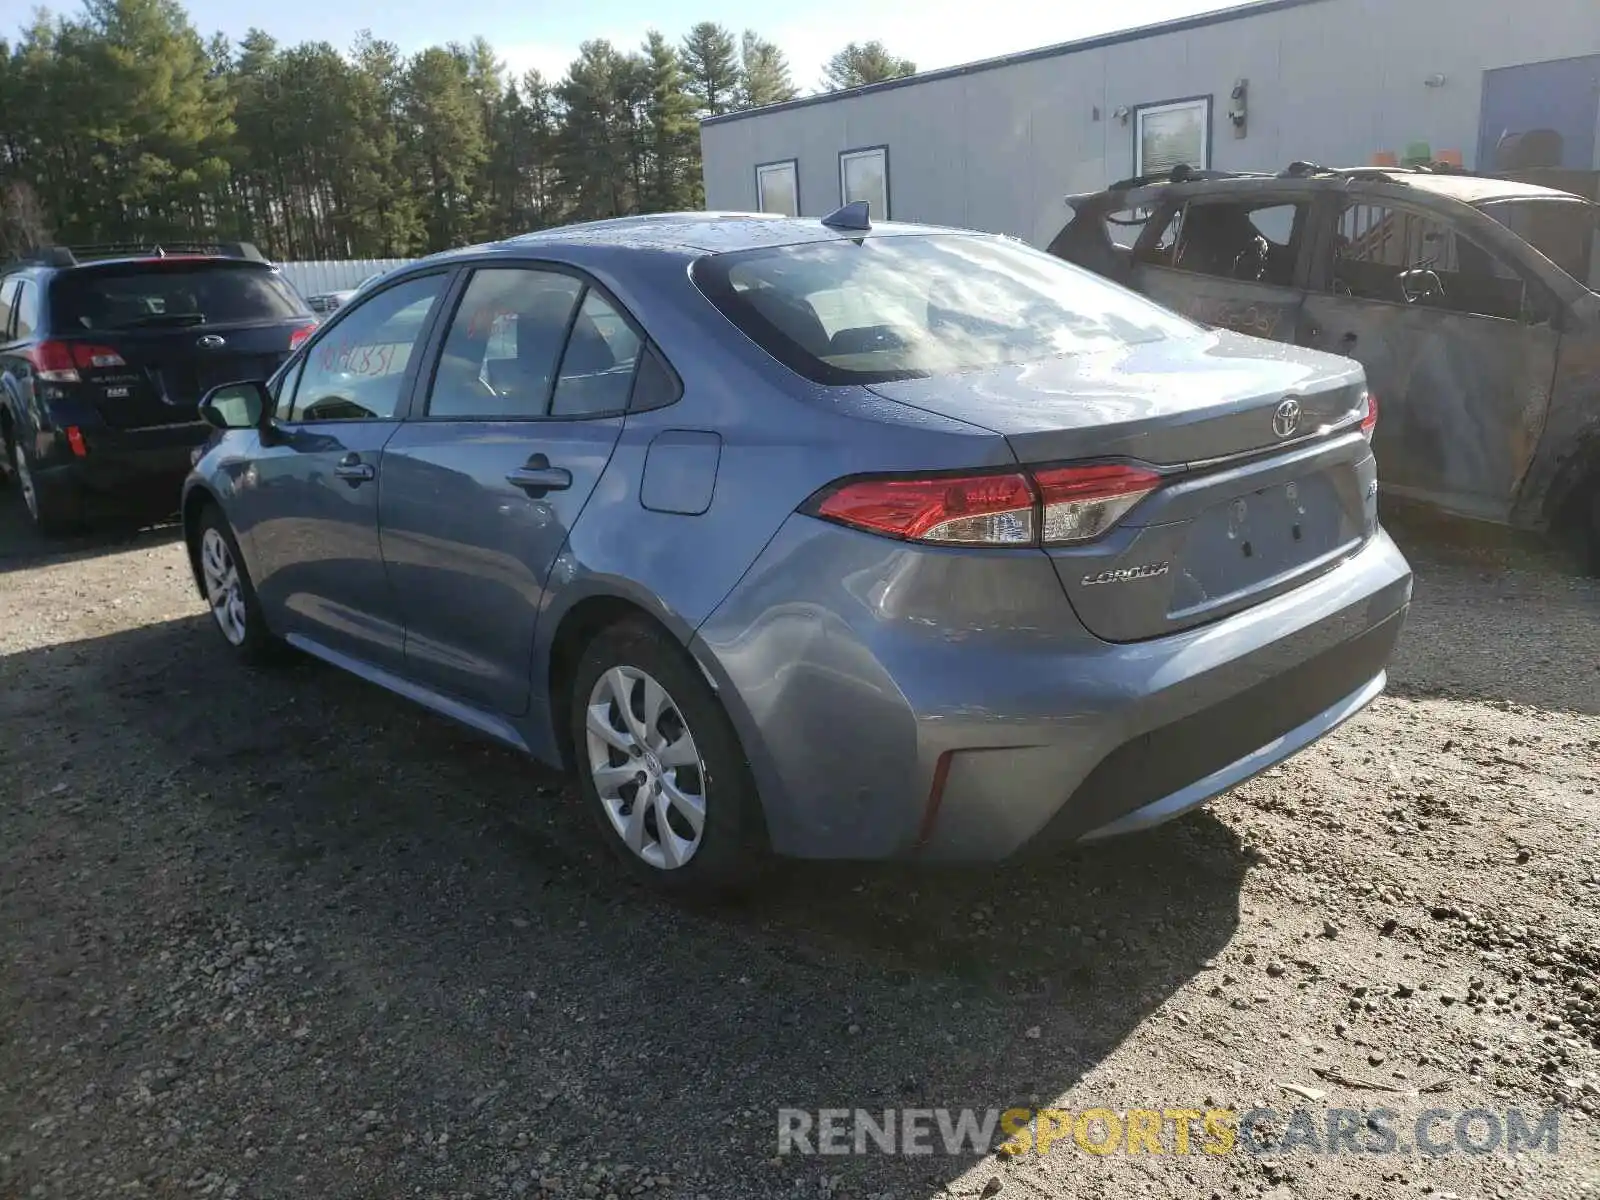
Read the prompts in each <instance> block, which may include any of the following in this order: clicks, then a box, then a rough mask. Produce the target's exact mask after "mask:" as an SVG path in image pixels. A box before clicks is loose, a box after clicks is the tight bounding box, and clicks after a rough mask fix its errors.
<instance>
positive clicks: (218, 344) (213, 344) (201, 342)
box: [195, 333, 228, 350]
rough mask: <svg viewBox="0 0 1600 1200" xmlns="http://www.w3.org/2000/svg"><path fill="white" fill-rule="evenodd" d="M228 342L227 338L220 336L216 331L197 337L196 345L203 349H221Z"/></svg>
mask: <svg viewBox="0 0 1600 1200" xmlns="http://www.w3.org/2000/svg"><path fill="white" fill-rule="evenodd" d="M227 344H228V339H227V338H224V337H218V336H217V335H216V334H214V333H208V334H205V335H204V336H202V337H199V338H196V339H195V345H197V346H199V347H200V349H202V350H221V349H222V348H223V347H224V346H226V345H227Z"/></svg>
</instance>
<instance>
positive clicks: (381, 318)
mask: <svg viewBox="0 0 1600 1200" xmlns="http://www.w3.org/2000/svg"><path fill="white" fill-rule="evenodd" d="M445 279H446V276H444V275H442V274H437V275H423V276H419V277H417V278H414V279H408V280H406V281H405V282H404V283H397V284H395V285H394V286H393V287H390V288H385V289H384V290H383V291H381V292H379V293H377V294H376V295H374V296H371V297H369V298H367V299H366V300H364V301H363V302H362V303H360V304H358V305H356V306H354V307H352V308H350V309H348V310H346V311H345V313H344V314H343V316H342V317H341V319H340V320H339V321H338V323H337V324H335V325H334V326H333V327H332V328H330V329H329V330H328V331H327V333H326V334H324V335H323V336H322V337H320V338H318V339H317V341H316V343H315V344H313V345H312V346H310V347H308V353H307V354H306V358H305V365H304V367H302V368H301V371H300V379H299V382H298V384H297V386H296V387H295V389H294V404H293V409H292V413H291V419H292V420H295V421H390V420H394V419H395V418H396V417H398V416H399V414H400V409H401V406H402V405H403V404H404V403H405V384H406V380H407V379H408V378H409V377H408V375H407V374H406V368H407V367H408V366H409V365H410V362H411V358H412V355H413V354H415V353H416V350H417V346H418V344H419V343H420V342H421V340H422V338H423V335H424V333H425V331H426V330H427V327H428V314H429V313H430V312H432V310H433V306H434V304H435V303H436V302H437V301H438V299H439V296H440V293H441V292H442V291H443V290H444V284H445Z"/></svg>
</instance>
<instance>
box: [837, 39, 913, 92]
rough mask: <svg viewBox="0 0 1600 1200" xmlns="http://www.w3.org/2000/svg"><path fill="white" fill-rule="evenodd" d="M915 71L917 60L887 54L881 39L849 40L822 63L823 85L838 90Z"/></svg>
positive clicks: (894, 77)
mask: <svg viewBox="0 0 1600 1200" xmlns="http://www.w3.org/2000/svg"><path fill="white" fill-rule="evenodd" d="M916 73H917V64H916V63H914V62H912V61H911V60H910V59H909V58H897V57H895V56H894V55H893V54H890V53H889V50H888V48H887V47H886V46H884V44H883V43H882V42H878V41H872V42H859V43H858V42H851V43H850V44H849V45H848V46H846V47H845V48H844V49H843V50H841V51H839V53H837V54H835V55H834V56H833V57H832V58H830V59H829V60H828V61H827V63H826V64H825V65H824V66H823V68H822V86H823V87H824V88H825V89H826V90H827V91H830V92H840V91H843V90H845V89H846V88H855V87H865V86H866V85H867V84H869V83H882V82H884V81H885V80H888V79H899V78H900V77H901V76H903V75H915V74H916Z"/></svg>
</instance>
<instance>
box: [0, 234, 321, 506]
mask: <svg viewBox="0 0 1600 1200" xmlns="http://www.w3.org/2000/svg"><path fill="white" fill-rule="evenodd" d="M314 328H316V317H315V316H314V315H313V314H312V313H311V311H310V309H309V308H307V307H306V304H305V301H304V300H302V299H301V298H300V296H299V295H298V294H297V293H296V292H295V290H294V289H293V288H292V287H291V286H289V284H288V282H287V281H286V280H284V279H283V278H282V276H280V275H279V274H278V272H277V270H276V269H275V268H274V267H273V266H272V265H271V264H270V263H269V262H267V261H266V259H264V258H263V257H262V255H261V253H260V251H258V250H257V249H256V248H255V247H254V246H252V245H249V244H248V243H232V244H225V245H216V246H205V247H200V246H181V247H180V246H173V245H167V246H164V247H160V246H127V245H118V246H93V247H78V248H75V249H74V248H68V247H65V246H52V247H49V248H47V249H45V250H43V251H40V252H39V253H37V254H35V255H33V256H31V257H29V258H26V259H22V260H17V261H13V262H10V263H5V264H0V443H3V445H4V449H5V463H6V465H7V467H8V469H9V471H10V473H11V475H12V476H13V477H14V479H15V481H16V484H17V488H18V490H19V491H20V492H21V494H22V499H23V503H24V504H25V505H26V507H27V511H28V515H29V517H30V518H31V519H32V521H33V523H34V524H35V525H36V526H38V527H39V529H40V530H41V531H43V532H45V533H49V534H54V533H64V532H69V531H71V530H72V529H74V528H76V527H77V526H79V525H80V524H81V523H82V522H83V521H84V520H85V519H86V518H87V517H90V516H93V515H95V514H96V512H97V511H100V510H108V509H109V510H116V511H119V512H120V511H125V510H127V509H129V508H130V507H136V508H138V509H141V510H142V509H144V508H145V507H146V506H149V507H150V508H151V509H152V510H153V509H155V508H160V509H161V511H173V510H175V509H176V508H177V504H178V493H179V486H180V484H181V483H182V480H183V477H184V475H185V474H186V473H187V471H188V469H189V466H190V461H191V451H192V450H193V449H194V447H196V446H198V445H200V443H202V442H203V441H205V439H206V435H207V433H208V432H209V428H208V426H207V425H206V424H205V423H204V422H203V421H201V420H200V418H199V415H198V413H197V411H196V410H197V407H198V405H199V402H200V398H201V397H202V396H203V395H204V394H205V392H206V390H207V389H208V388H211V387H213V386H215V385H217V384H219V383H226V382H229V381H231V380H235V379H248V378H260V377H264V376H266V375H269V374H271V373H272V371H273V370H274V369H276V368H277V366H278V364H279V363H280V362H282V361H283V360H284V359H285V358H286V357H287V356H288V355H289V353H290V351H292V350H293V349H294V348H295V347H296V346H298V345H299V344H300V343H301V342H302V341H304V340H305V339H306V337H308V336H309V335H310V333H311V331H312V330H313V329H314Z"/></svg>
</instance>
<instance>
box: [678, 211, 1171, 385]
mask: <svg viewBox="0 0 1600 1200" xmlns="http://www.w3.org/2000/svg"><path fill="white" fill-rule="evenodd" d="M694 278H695V282H696V283H697V284H698V285H699V287H700V289H701V291H703V292H704V293H705V294H706V296H707V297H708V298H709V299H710V300H711V301H712V303H714V304H715V305H716V306H717V307H718V308H719V309H720V310H721V311H722V312H723V313H724V315H726V316H727V317H728V319H729V320H731V321H732V322H733V323H734V324H735V325H737V326H738V327H739V328H740V329H742V330H743V331H744V332H745V333H746V334H747V335H748V336H749V337H750V338H751V340H753V341H754V342H755V343H756V344H757V345H759V346H760V347H762V349H764V350H766V351H767V352H768V353H769V354H771V355H772V356H773V357H774V358H776V359H778V360H779V361H780V362H782V363H784V364H785V365H787V366H789V367H790V368H792V369H793V370H795V371H797V372H799V373H800V374H801V375H804V376H805V377H807V378H808V379H814V380H816V381H818V382H820V383H873V382H881V381H885V380H890V379H907V378H914V377H919V376H927V375H943V374H949V373H952V372H956V371H965V370H972V369H975V368H980V367H989V366H998V365H1001V364H1006V363H1028V362H1036V361H1039V360H1041V359H1045V358H1054V357H1057V356H1060V355H1067V354H1081V353H1086V352H1089V351H1095V350H1105V349H1116V348H1119V347H1124V346H1131V345H1136V344H1138V343H1141V342H1153V341H1160V340H1162V339H1164V338H1173V337H1188V336H1191V335H1193V334H1195V333H1197V332H1198V331H1199V327H1198V326H1195V325H1192V324H1190V323H1189V322H1188V321H1186V320H1184V319H1183V318H1182V317H1179V316H1177V315H1175V314H1173V313H1170V312H1168V311H1167V310H1165V309H1163V308H1160V307H1158V306H1157V305H1156V304H1154V303H1152V302H1151V301H1149V300H1146V299H1144V298H1143V297H1141V296H1137V295H1135V294H1134V293H1132V292H1130V291H1127V290H1125V289H1123V288H1120V287H1118V286H1116V285H1115V284H1112V283H1109V282H1107V281H1106V280H1104V279H1101V278H1099V277H1098V276H1095V275H1091V274H1089V273H1088V272H1087V271H1083V270H1080V269H1079V268H1077V267H1073V266H1070V265H1069V264H1067V263H1063V262H1061V261H1060V260H1058V259H1055V258H1052V257H1051V256H1049V255H1047V254H1041V253H1040V252H1038V251H1037V250H1032V249H1029V248H1028V247H1026V246H1022V245H1020V244H1017V243H1015V242H1010V241H1007V240H1004V239H1001V238H995V237H988V236H981V235H962V234H932V235H895V236H889V237H867V238H863V239H861V240H846V239H841V240H838V241H826V242H816V243H812V244H809V245H800V246H782V247H777V248H773V249H760V250H748V251H741V252H738V253H732V254H721V255H714V256H711V257H708V258H703V259H701V260H700V261H699V262H698V263H696V264H695V268H694Z"/></svg>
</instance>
